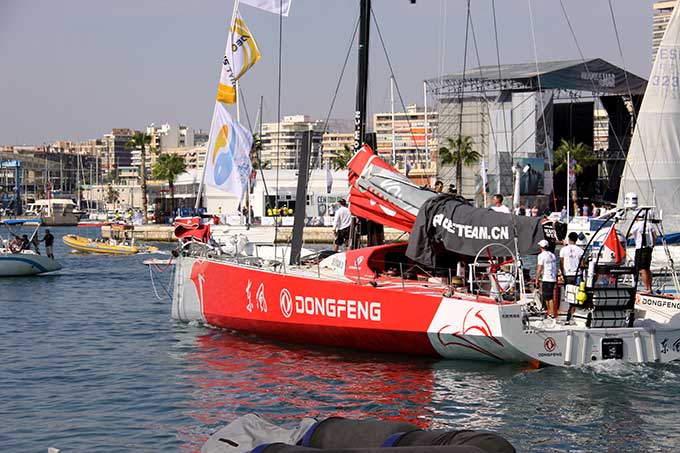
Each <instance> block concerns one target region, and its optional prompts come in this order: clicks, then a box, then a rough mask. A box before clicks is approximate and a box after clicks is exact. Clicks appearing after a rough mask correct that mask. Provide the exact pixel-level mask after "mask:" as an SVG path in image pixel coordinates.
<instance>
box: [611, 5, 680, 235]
mask: <svg viewBox="0 0 680 453" xmlns="http://www.w3.org/2000/svg"><path fill="white" fill-rule="evenodd" d="M678 14H680V8H675V10H674V11H673V15H672V16H671V19H670V22H669V23H668V27H667V28H666V33H665V35H664V37H663V40H662V41H661V45H660V47H659V51H658V53H657V55H656V61H655V62H654V67H653V68H652V74H651V76H650V78H649V82H648V84H647V89H646V91H645V97H644V100H643V101H642V107H641V109H640V114H639V117H638V120H637V125H636V127H635V131H634V133H633V139H632V142H631V145H630V149H629V151H628V156H627V159H626V166H625V169H624V171H623V176H622V178H621V185H620V188H619V200H618V201H619V204H620V205H623V199H624V196H625V194H626V193H628V192H635V193H636V194H637V195H638V200H639V202H640V204H641V205H648V206H650V205H653V206H656V207H657V211H658V212H659V213H662V215H663V224H664V227H665V229H666V231H667V232H669V233H677V232H680V203H678V199H679V197H680V18H679V17H678Z"/></svg>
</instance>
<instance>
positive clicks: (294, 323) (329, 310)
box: [173, 257, 531, 361]
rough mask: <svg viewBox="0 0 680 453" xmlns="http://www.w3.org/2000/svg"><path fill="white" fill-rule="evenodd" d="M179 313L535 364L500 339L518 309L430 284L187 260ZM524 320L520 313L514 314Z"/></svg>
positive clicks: (298, 337)
mask: <svg viewBox="0 0 680 453" xmlns="http://www.w3.org/2000/svg"><path fill="white" fill-rule="evenodd" d="M176 272H177V274H176V282H175V285H176V287H175V295H174V301H173V317H174V318H176V319H180V320H183V321H187V322H188V321H194V320H199V321H202V322H205V323H207V324H210V325H213V326H217V327H222V328H227V329H233V330H236V331H239V332H245V333H253V334H256V335H259V336H262V337H266V338H274V339H279V340H283V341H288V342H294V343H303V344H313V345H324V346H338V347H347V348H353V349H360V350H368V351H379V352H398V353H406V354H418V355H431V356H441V357H446V358H459V359H476V360H480V359H481V360H501V361H529V360H531V359H530V357H528V356H527V355H525V354H523V353H521V352H519V351H518V350H517V349H515V348H514V347H512V346H511V345H510V344H508V343H507V342H505V341H503V339H502V338H501V337H502V335H501V332H502V326H501V316H502V313H504V312H506V311H508V312H509V311H513V310H516V309H517V308H518V307H516V306H510V305H508V306H504V305H497V304H496V303H495V302H492V301H490V300H488V301H481V302H480V301H477V300H471V301H463V300H459V299H450V298H445V297H442V296H441V293H442V291H441V288H438V289H436V290H430V289H428V288H427V286H426V285H421V286H419V287H416V286H413V287H411V288H407V289H406V290H404V288H403V287H402V285H401V284H392V285H390V284H386V283H382V284H381V283H379V284H378V285H377V286H373V285H370V284H357V283H354V282H348V281H333V280H320V279H318V278H316V275H311V274H310V275H309V276H302V275H290V274H280V273H275V272H269V271H265V270H260V269H256V268H249V267H242V266H239V265H237V264H232V263H225V262H219V261H214V260H201V259H196V258H189V257H182V258H180V259H179V260H178V263H177V269H176ZM508 319H511V320H512V321H514V322H519V315H517V316H515V315H513V316H511V317H509V318H508Z"/></svg>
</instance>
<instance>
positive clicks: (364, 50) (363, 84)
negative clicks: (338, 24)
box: [354, 0, 376, 153]
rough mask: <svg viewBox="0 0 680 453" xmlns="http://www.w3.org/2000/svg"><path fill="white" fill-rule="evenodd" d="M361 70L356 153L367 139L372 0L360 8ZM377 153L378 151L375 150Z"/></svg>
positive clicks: (358, 89) (358, 82)
mask: <svg viewBox="0 0 680 453" xmlns="http://www.w3.org/2000/svg"><path fill="white" fill-rule="evenodd" d="M359 15H360V16H359V49H358V53H359V70H358V76H359V77H358V79H357V99H356V100H357V102H356V111H355V112H354V152H355V153H356V152H357V151H359V149H360V148H361V146H362V145H363V144H364V142H365V139H366V102H367V98H368V96H367V93H368V49H369V37H370V36H369V35H370V33H369V32H370V28H371V0H360V7H359ZM373 152H374V153H375V152H376V151H375V150H373Z"/></svg>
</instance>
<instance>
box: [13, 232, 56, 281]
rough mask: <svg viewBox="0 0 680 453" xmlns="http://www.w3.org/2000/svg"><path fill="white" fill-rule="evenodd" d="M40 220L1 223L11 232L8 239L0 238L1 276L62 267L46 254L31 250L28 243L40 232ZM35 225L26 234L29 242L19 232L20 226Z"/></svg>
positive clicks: (21, 274)
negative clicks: (30, 232) (26, 242)
mask: <svg viewBox="0 0 680 453" xmlns="http://www.w3.org/2000/svg"><path fill="white" fill-rule="evenodd" d="M40 224H41V222H40V220H16V219H15V220H3V221H0V225H3V226H5V227H6V228H7V231H8V232H9V234H8V237H7V239H4V240H2V239H0V277H15V276H25V275H36V274H44V273H46V272H54V271H58V270H59V269H61V264H59V263H58V262H57V261H56V260H54V259H52V258H48V257H47V256H45V255H40V254H38V253H36V252H35V251H34V250H31V249H30V248H29V246H28V244H30V243H31V241H32V240H33V238H34V237H35V236H36V235H37V234H38V229H39V228H40ZM24 226H26V227H34V228H33V232H32V234H31V235H30V236H29V235H28V234H26V235H25V238H26V239H27V240H28V244H25V241H24V240H23V239H22V236H19V234H18V232H19V231H18V230H17V229H18V228H20V227H24Z"/></svg>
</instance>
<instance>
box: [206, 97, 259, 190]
mask: <svg viewBox="0 0 680 453" xmlns="http://www.w3.org/2000/svg"><path fill="white" fill-rule="evenodd" d="M252 144H253V135H252V134H251V133H250V131H249V130H248V129H246V128H245V127H243V126H241V125H240V124H238V123H237V122H236V120H234V118H233V117H232V116H231V115H230V114H229V112H228V111H227V109H226V107H225V106H224V104H222V103H221V102H216V103H215V111H214V112H213V118H212V124H211V125H210V138H209V140H208V149H207V151H206V155H205V170H204V171H203V175H204V177H203V178H204V179H203V182H204V183H205V184H207V185H209V186H213V187H217V188H218V189H221V190H224V191H225V192H231V193H232V194H234V195H236V197H237V198H238V199H239V200H240V199H241V198H242V197H243V194H244V193H245V191H246V188H247V185H248V178H249V177H250V173H251V172H252V169H253V166H252V164H251V162H250V149H251V146H252Z"/></svg>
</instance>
